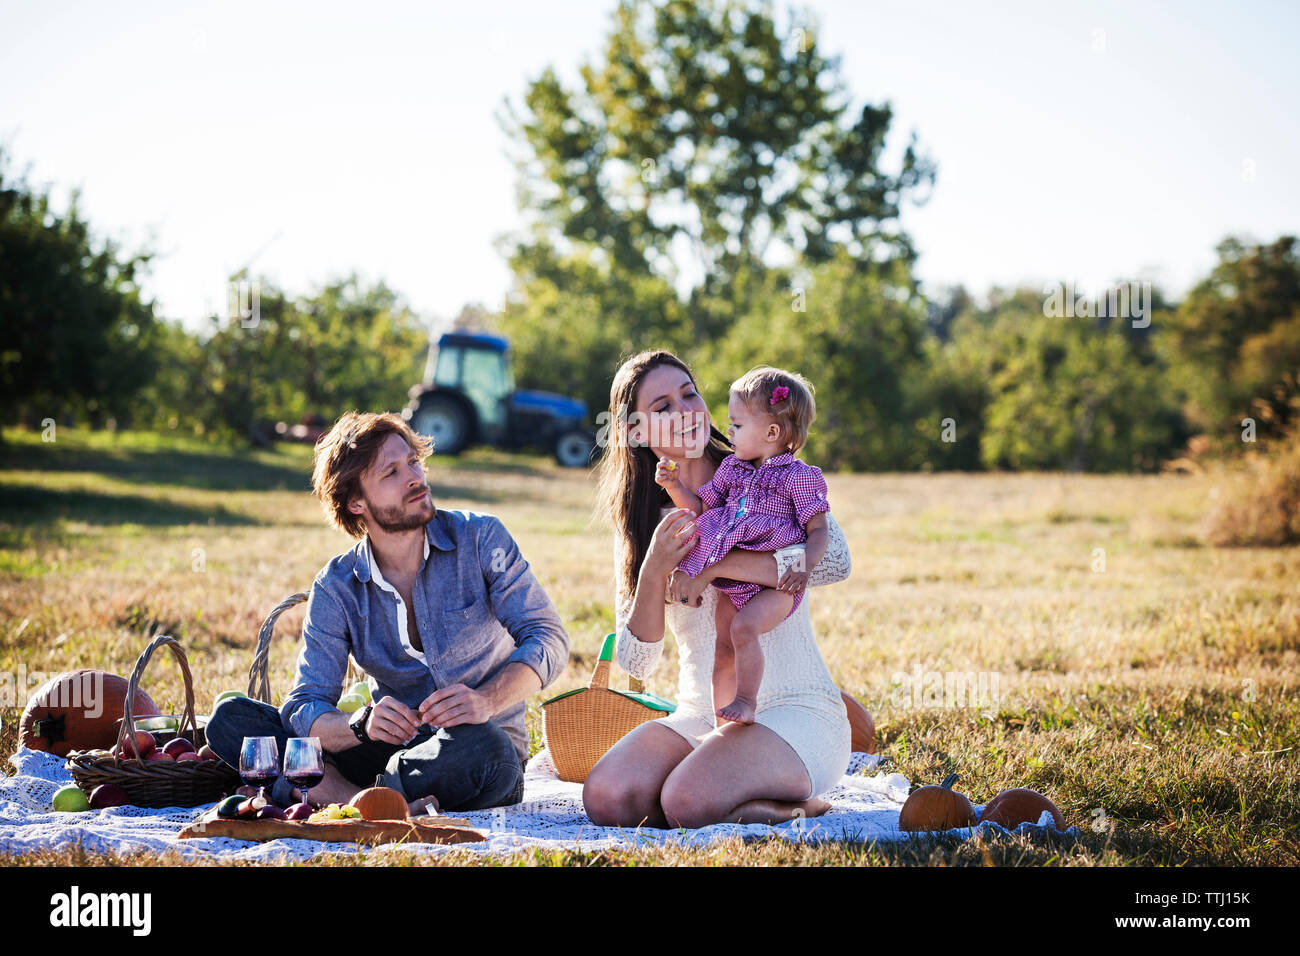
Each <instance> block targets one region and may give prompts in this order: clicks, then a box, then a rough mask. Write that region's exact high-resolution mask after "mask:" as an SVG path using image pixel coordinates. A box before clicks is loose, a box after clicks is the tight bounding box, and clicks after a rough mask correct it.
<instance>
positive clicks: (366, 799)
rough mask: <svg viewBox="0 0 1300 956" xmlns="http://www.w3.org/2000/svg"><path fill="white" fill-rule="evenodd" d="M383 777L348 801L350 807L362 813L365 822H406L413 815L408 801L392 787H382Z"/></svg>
mask: <svg viewBox="0 0 1300 956" xmlns="http://www.w3.org/2000/svg"><path fill="white" fill-rule="evenodd" d="M382 779H383V778H382V777H376V778H375V785H374V786H373V787H370V788H368V789H366V790H362V791H361V792H360V793H358V794H357V795H356V796H355V797H353V798H352V799H351V800H349V801H348V806H350V807H356V808H357V809H358V810H360V811H361V819H363V820H405V819H407V818H408V817H409V816H410V815H411V809H410V807H408V806H407V805H406V800H405V799H403V797H402V795H401V794H400V793H398V792H397V791H396V790H394V789H393V788H392V787H384V786H381V785H380V783H379V781H380V780H382Z"/></svg>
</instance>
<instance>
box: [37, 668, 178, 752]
mask: <svg viewBox="0 0 1300 956" xmlns="http://www.w3.org/2000/svg"><path fill="white" fill-rule="evenodd" d="M128 687H129V684H128V683H127V681H126V680H125V679H124V678H121V677H118V676H117V675H116V674H110V673H108V672H107V671H102V670H95V669H93V668H82V669H81V670H76V671H67V672H65V673H62V674H56V675H55V676H54V677H52V678H50V679H49V680H48V681H46V682H45V683H44V684H42V685H41V686H40V687H38V688H37V689H36V691H35V692H34V693H33V694H32V696H31V697H30V698H29V699H28V701H27V707H26V708H25V709H24V710H23V716H22V719H21V721H20V723H19V735H20V739H21V741H22V745H23V746H24V747H27V748H29V749H31V750H43V751H45V752H47V753H52V754H55V755H56V756H59V757H66V756H67V755H68V753H69V752H70V751H73V750H96V749H102V750H107V749H109V748H110V747H112V746H113V745H114V744H116V743H117V726H116V723H117V721H118V720H120V719H121V718H122V715H123V713H125V709H126V707H125V705H126V692H127V689H128ZM133 705H134V706H133V707H132V708H131V709H132V711H133V712H134V714H135V716H136V717H146V716H147V717H152V716H156V715H157V713H158V705H157V704H155V703H154V702H153V700H152V699H151V698H150V697H149V695H148V694H146V693H145V692H144V691H142V690H140V689H139V688H136V692H135V700H134V702H133Z"/></svg>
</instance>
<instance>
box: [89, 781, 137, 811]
mask: <svg viewBox="0 0 1300 956" xmlns="http://www.w3.org/2000/svg"><path fill="white" fill-rule="evenodd" d="M130 804H131V798H130V797H128V796H127V795H126V791H125V790H123V789H122V788H121V787H119V786H118V785H117V784H115V783H102V784H100V785H99V786H98V787H96V788H95V789H94V790H92V791H90V809H92V810H103V809H104V808H105V807H125V806H129V805H130Z"/></svg>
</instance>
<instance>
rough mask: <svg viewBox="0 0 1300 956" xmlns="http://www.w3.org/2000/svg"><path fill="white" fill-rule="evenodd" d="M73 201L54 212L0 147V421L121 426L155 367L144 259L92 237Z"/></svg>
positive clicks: (45, 193)
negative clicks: (79, 420)
mask: <svg viewBox="0 0 1300 956" xmlns="http://www.w3.org/2000/svg"><path fill="white" fill-rule="evenodd" d="M78 199H79V197H78V194H77V193H76V192H75V191H74V192H73V193H72V196H71V199H70V201H69V203H68V206H67V209H66V210H65V211H63V212H59V211H58V210H56V209H55V207H54V205H53V203H52V202H51V200H50V195H49V191H48V190H47V189H38V188H35V187H33V186H32V185H31V184H29V182H28V181H27V179H26V176H25V175H24V176H20V177H17V178H15V177H13V176H12V175H11V174H10V173H9V170H8V157H7V156H6V155H5V154H4V153H3V152H2V151H0V328H3V329H4V341H3V346H0V420H3V421H6V422H9V421H14V420H16V419H17V418H21V417H25V418H27V419H28V420H29V421H37V422H39V421H40V420H42V419H44V418H47V417H49V418H54V419H55V420H56V421H60V420H67V419H68V418H69V417H70V416H82V415H84V416H86V417H87V418H88V419H89V420H90V422H91V423H92V424H93V425H100V424H103V423H105V422H106V421H107V420H108V419H109V418H114V419H116V420H118V421H119V422H121V423H123V424H126V423H128V422H129V421H130V417H131V407H132V400H133V398H134V397H135V396H136V394H137V393H138V392H139V390H140V389H141V388H142V387H144V386H145V385H147V383H148V382H149V381H150V380H151V379H152V377H153V375H154V374H155V372H156V370H157V361H156V355H155V350H154V345H155V331H154V326H155V322H154V315H153V306H152V303H150V302H148V301H146V300H145V299H144V298H143V297H142V296H141V293H140V286H139V280H140V278H141V276H142V274H143V272H144V270H145V267H146V266H147V264H148V262H149V258H150V257H149V255H148V254H147V253H134V254H128V253H124V252H122V251H121V250H120V249H119V247H118V246H117V244H116V243H114V242H112V241H111V240H108V239H97V238H96V237H95V236H94V235H93V234H92V232H91V229H90V225H89V224H88V223H87V222H86V221H85V220H84V219H83V218H82V217H81V214H80V211H79V208H78Z"/></svg>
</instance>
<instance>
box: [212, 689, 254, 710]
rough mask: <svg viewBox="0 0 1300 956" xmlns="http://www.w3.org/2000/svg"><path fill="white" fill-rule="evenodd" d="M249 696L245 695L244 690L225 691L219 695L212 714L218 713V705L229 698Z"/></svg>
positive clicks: (213, 705) (214, 702) (213, 703)
mask: <svg viewBox="0 0 1300 956" xmlns="http://www.w3.org/2000/svg"><path fill="white" fill-rule="evenodd" d="M247 696H248V695H247V694H245V693H244V692H243V691H242V690H223V691H222V692H221V693H220V694H218V695H217V699H216V700H214V701H213V702H212V712H213V713H214V714H215V713H216V712H217V705H218V704H220V703H221V702H222V701H223V700H225V699H226V698H228V697H247Z"/></svg>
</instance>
